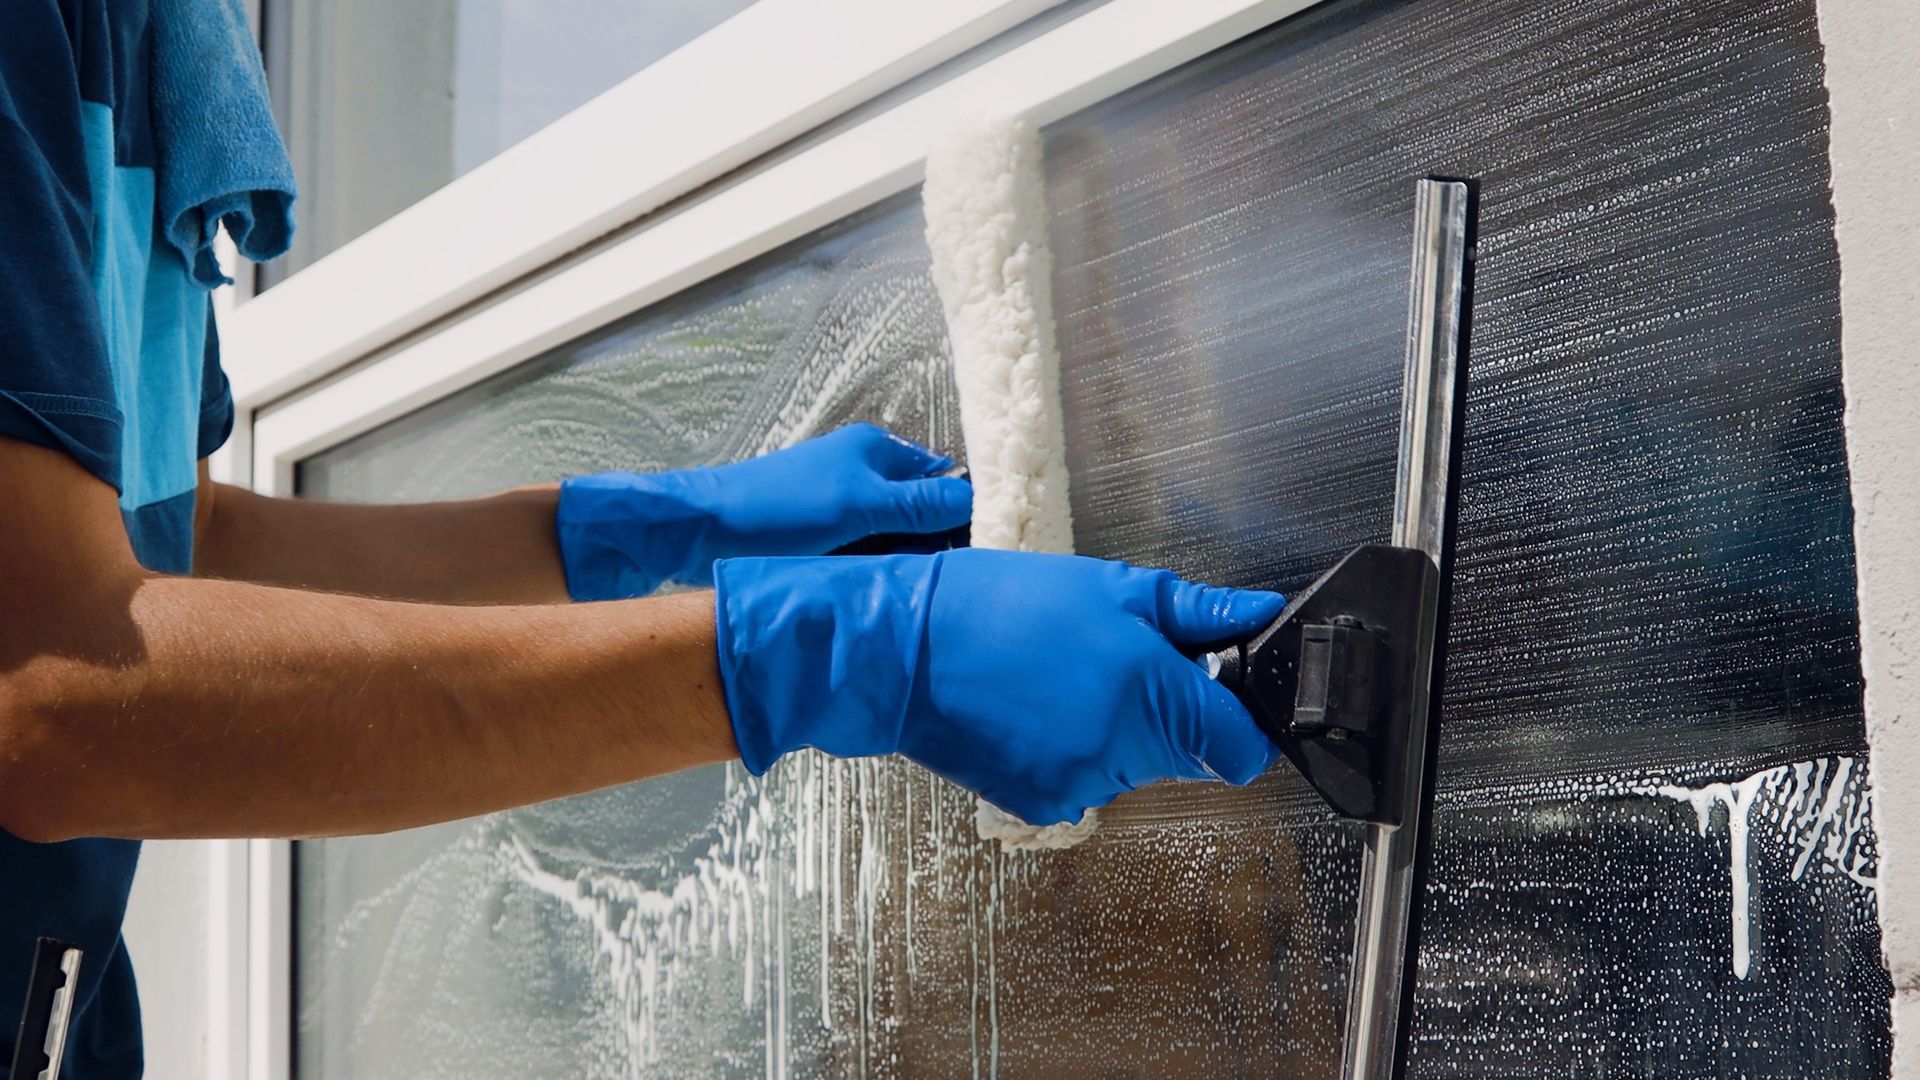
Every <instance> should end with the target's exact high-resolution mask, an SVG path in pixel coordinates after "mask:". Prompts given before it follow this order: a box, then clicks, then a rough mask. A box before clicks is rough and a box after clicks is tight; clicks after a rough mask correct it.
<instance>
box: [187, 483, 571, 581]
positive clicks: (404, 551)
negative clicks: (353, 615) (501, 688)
mask: <svg viewBox="0 0 1920 1080" xmlns="http://www.w3.org/2000/svg"><path fill="white" fill-rule="evenodd" d="M201 493H202V504H203V506H202V509H203V513H202V514H201V517H200V521H199V523H198V528H197V530H196V537H195V545H194V573H195V574H197V575H200V576H204V577H216V578H225V579H227V580H229V581H251V582H258V583H261V584H267V585H284V586H288V587H291V588H302V589H326V590H329V591H332V592H346V593H354V594H357V595H360V596H379V597H386V598H388V599H394V600H421V601H428V602H433V603H449V604H548V603H558V602H561V601H564V600H566V599H567V583H566V576H565V573H564V572H563V571H562V569H561V565H560V552H559V546H558V541H557V540H556V538H555V536H554V523H553V511H554V505H555V502H556V500H557V499H558V497H559V495H558V490H557V488H555V487H552V486H548V487H544V488H525V489H521V490H517V491H509V492H506V493H504V494H500V495H495V496H492V497H489V498H484V499H472V500H468V501H465V502H451V503H419V504H411V505H360V504H352V503H328V502H319V501H313V500H304V499H273V498H268V497H266V496H263V495H256V494H254V493H253V492H250V491H247V490H245V489H244V488H237V487H232V486H230V485H225V484H203V485H202V486H201Z"/></svg>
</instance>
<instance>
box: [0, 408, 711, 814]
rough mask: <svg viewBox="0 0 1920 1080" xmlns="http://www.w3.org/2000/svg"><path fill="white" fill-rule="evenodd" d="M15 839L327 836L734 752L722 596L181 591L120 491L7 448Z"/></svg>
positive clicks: (485, 807)
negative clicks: (716, 608)
mask: <svg viewBox="0 0 1920 1080" xmlns="http://www.w3.org/2000/svg"><path fill="white" fill-rule="evenodd" d="M0 490H3V491H5V492H6V493H7V498H6V499H5V500H4V502H0V582H4V587H5V593H6V617H5V618H4V619H0V827H4V828H6V829H7V830H8V831H9V832H12V833H14V834H15V835H17V836H21V837H24V838H27V839H30V840H38V841H53V840H60V839H65V838H69V837H75V836H124V837H179V836H316V835H334V834H342V833H360V832H379V831H385V830H391V829H398V828H404V827H408V826H413V825H420V824H425V823H429V822H434V821H444V820H449V819H453V818H459V817H464V816H468V815H472V814H477V813H482V812H485V811H489V810H494V809H499V808H502V807H508V806H514V805H519V804H523V803H528V802H533V801H537V800H541V799H548V798H554V797H558V796H562V795H568V794H573V793H577V792H582V791H588V790H591V789H595V788H600V787H605V786H608V785H611V784H616V783H621V782H623V781H628V780H633V779H637V778H640V777H644V776H649V775H656V774H659V773H664V772H670V771H673V770H676V769H681V768H687V767H690V766H694V765H700V764H705V763H709V762H715V761H722V760H726V759H728V758H731V757H733V756H735V754H736V753H737V751H736V749H735V747H734V743H733V736H732V732H731V728H730V725H729V723H728V720H727V713H726V706H725V702H724V700H723V696H722V691H721V688H720V684H719V678H718V674H717V671H716V668H715V661H714V648H713V633H714V628H713V609H712V598H711V594H707V593H688V594H682V595H678V596H669V597H662V598H658V599H649V600H636V601H624V602H616V603H603V604H584V605H571V606H495V607H478V606H442V605H428V604H415V603H400V602H393V601H386V600H373V599H364V598H360V597H353V596H345V595H337V594H328V593H317V592H303V591H299V590H293V589H283V588H274V587H269V586H261V585H255V584H242V583H239V582H229V581H218V580H198V579H188V578H176V577H167V576H162V575H157V574H152V573H148V572H147V571H145V570H143V569H142V568H141V567H140V566H139V565H138V564H137V563H136V562H135V560H134V557H133V554H132V551H131V550H130V549H129V547H128V545H127V541H126V537H125V533H124V531H123V529H122V527H121V524H120V520H119V509H118V506H117V505H116V500H115V498H114V495H113V492H112V490H111V489H110V488H108V487H107V486H105V485H104V484H101V483H100V482H99V481H98V480H96V479H94V478H93V477H92V476H90V475H89V474H87V473H86V472H85V471H83V470H82V469H80V468H79V467H78V466H77V465H75V464H74V463H73V462H71V461H70V460H69V459H68V458H66V457H65V456H64V455H61V454H59V453H56V452H53V451H48V450H43V449H39V448H37V447H33V446H29V445H27V444H24V443H19V442H14V441H11V440H5V439H0Z"/></svg>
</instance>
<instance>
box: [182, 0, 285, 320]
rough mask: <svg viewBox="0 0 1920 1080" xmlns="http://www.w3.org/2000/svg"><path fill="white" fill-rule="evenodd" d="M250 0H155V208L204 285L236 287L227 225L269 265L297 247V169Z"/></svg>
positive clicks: (244, 248)
mask: <svg viewBox="0 0 1920 1080" xmlns="http://www.w3.org/2000/svg"><path fill="white" fill-rule="evenodd" d="M241 4H242V0H151V6H150V8H149V11H150V12H151V20H152V21H151V26H152V32H153V70H152V79H153V139H154V157H155V167H154V172H155V177H154V188H155V211H156V213H158V215H159V220H160V223H161V227H162V230H163V231H164V232H165V234H166V237H167V240H168V241H169V242H170V243H172V244H173V246H174V247H175V248H176V249H178V250H179V252H180V255H181V257H182V258H184V259H186V262H187V266H188V267H190V268H191V271H192V275H193V279H194V281H195V282H197V283H198V284H200V285H201V286H203V287H205V288H209V289H211V288H213V287H215V286H217V285H222V284H225V283H227V282H228V281H230V280H231V279H229V278H228V277H227V276H226V275H225V274H223V273H221V271H220V263H219V261H218V260H217V259H215V258H214V255H213V238H214V234H215V233H216V232H217V231H218V230H219V227H220V224H221V223H222V222H225V223H226V226H227V235H229V236H231V237H233V242H234V245H235V246H236V247H238V248H239V249H240V254H242V255H244V256H246V257H247V258H249V259H253V260H254V261H256V262H258V261H264V260H266V259H271V258H274V257H276V256H279V255H282V254H285V253H286V250H287V246H288V245H289V244H291V243H292V242H293V197H294V187H293V164H292V163H291V162H290V161H288V160H287V148H286V146H285V145H284V144H282V143H281V141H280V132H279V130H278V129H276V128H275V127H274V126H273V110H272V109H271V108H270V107H269V106H268V104H267V80H266V75H265V73H264V72H262V71H261V69H260V50H259V48H258V47H257V46H256V45H255V43H254V37H253V31H252V29H251V28H250V27H249V26H248V25H247V16H246V12H245V11H244V10H243V8H242V6H241Z"/></svg>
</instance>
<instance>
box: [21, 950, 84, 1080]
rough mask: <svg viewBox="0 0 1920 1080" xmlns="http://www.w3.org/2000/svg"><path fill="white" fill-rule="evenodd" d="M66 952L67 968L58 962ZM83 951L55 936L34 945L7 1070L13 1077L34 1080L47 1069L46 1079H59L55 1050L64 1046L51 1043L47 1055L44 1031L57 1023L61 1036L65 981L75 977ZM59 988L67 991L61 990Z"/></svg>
mask: <svg viewBox="0 0 1920 1080" xmlns="http://www.w3.org/2000/svg"><path fill="white" fill-rule="evenodd" d="M68 953H72V954H74V957H75V962H74V964H73V965H72V966H71V969H70V970H69V969H68V968H64V967H63V966H62V964H63V962H64V961H65V960H66V957H67V954H68ZM83 955H84V953H82V951H81V949H80V946H78V945H74V944H71V943H69V942H65V941H60V940H58V939H57V938H49V937H43V938H41V939H40V940H39V942H37V943H36V944H35V945H34V949H33V969H32V971H31V972H29V973H28V975H27V995H26V1005H25V1007H23V1008H22V1009H21V1010H20V1027H19V1031H18V1034H16V1035H15V1037H14V1042H13V1068H12V1070H11V1071H10V1072H8V1073H7V1075H8V1076H10V1077H13V1078H14V1080H35V1078H37V1077H38V1076H40V1074H41V1073H47V1074H48V1076H49V1078H50V1080H59V1068H58V1064H59V1054H60V1051H61V1050H63V1049H64V1048H65V1047H64V1045H62V1046H60V1047H55V1048H54V1053H53V1055H52V1056H51V1057H49V1055H48V1053H47V1032H48V1030H49V1029H51V1028H53V1027H54V1026H55V1025H56V1023H57V1024H58V1026H59V1027H60V1029H61V1032H62V1037H63V1038H64V1035H65V1028H66V1017H67V1014H68V1013H69V1012H70V1011H71V1010H72V1008H73V997H74V994H73V991H74V989H75V988H74V987H71V986H68V985H67V983H68V980H69V979H73V980H78V979H79V977H80V968H79V963H78V960H79V958H80V957H81V956H83ZM62 990H65V991H67V993H65V994H64V995H63V994H61V991H62ZM49 1070H51V1071H49Z"/></svg>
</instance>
